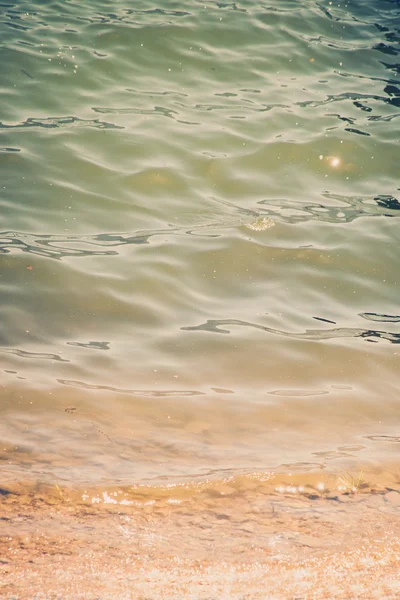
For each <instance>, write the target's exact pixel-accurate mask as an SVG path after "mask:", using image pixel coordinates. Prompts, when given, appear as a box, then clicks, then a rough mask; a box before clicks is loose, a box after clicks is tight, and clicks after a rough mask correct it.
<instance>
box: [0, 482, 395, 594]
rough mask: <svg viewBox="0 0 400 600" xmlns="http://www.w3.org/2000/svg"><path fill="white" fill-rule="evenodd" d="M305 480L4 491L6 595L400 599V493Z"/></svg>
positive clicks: (0, 564)
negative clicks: (153, 488) (196, 486)
mask: <svg viewBox="0 0 400 600" xmlns="http://www.w3.org/2000/svg"><path fill="white" fill-rule="evenodd" d="M298 479H299V478H297V479H296V478H295V479H294V480H292V481H290V482H289V483H290V484H291V485H286V484H287V483H288V481H285V480H284V479H283V478H282V479H281V481H280V482H278V485H277V486H275V487H274V486H273V485H271V483H270V482H265V481H264V482H263V481H261V479H260V478H253V479H252V478H247V479H242V480H241V481H239V482H238V481H236V480H232V481H225V482H216V483H213V484H212V485H208V486H203V487H202V488H201V489H197V490H193V489H191V490H189V492H188V491H187V489H186V488H185V489H178V488H166V489H165V490H164V492H163V493H161V492H159V494H158V495H154V494H153V496H151V495H150V493H149V490H146V489H144V490H137V489H136V490H133V489H131V490H124V491H122V490H118V489H115V490H114V491H113V490H111V489H109V490H108V491H104V490H103V491H102V490H100V489H97V490H79V491H77V490H71V489H62V488H60V487H59V486H30V487H29V485H22V484H18V485H14V486H12V485H7V486H5V487H3V488H1V496H0V500H1V507H0V510H1V512H0V598H2V599H8V600H11V598H13V599H17V598H18V599H25V598H26V599H28V598H37V599H39V598H41V599H44V598H46V599H56V598H57V599H63V600H66V599H71V600H72V599H74V600H75V599H78V598H82V599H85V600H86V599H88V600H94V599H95V598H97V599H98V598H101V599H116V598H124V599H128V598H132V599H135V600H136V599H138V600H139V599H140V600H145V599H146V600H150V599H162V598H165V599H176V600H178V599H179V600H182V599H186V598H187V599H191V600H220V599H227V600H231V599H232V600H233V599H234V600H244V599H263V600H265V599H289V598H290V599H296V600H300V599H322V598H327V599H328V598H341V599H353V598H379V599H382V598H393V599H394V598H399V597H400V512H399V511H400V493H399V490H398V489H397V486H395V485H392V486H382V487H380V488H373V487H371V486H368V485H366V484H365V485H364V486H363V485H361V484H360V487H359V488H357V489H355V490H349V489H347V490H346V489H340V490H338V489H333V488H331V489H328V488H327V487H325V488H324V489H323V487H322V485H321V484H316V483H315V482H314V483H313V484H311V483H309V484H308V485H306V486H302V485H298ZM353 483H354V481H353ZM357 483H360V482H357Z"/></svg>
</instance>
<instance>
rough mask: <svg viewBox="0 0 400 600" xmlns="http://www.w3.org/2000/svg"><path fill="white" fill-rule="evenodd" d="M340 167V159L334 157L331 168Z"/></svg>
mask: <svg viewBox="0 0 400 600" xmlns="http://www.w3.org/2000/svg"><path fill="white" fill-rule="evenodd" d="M339 165H340V158H338V157H337V156H333V157H332V158H331V167H338V166H339Z"/></svg>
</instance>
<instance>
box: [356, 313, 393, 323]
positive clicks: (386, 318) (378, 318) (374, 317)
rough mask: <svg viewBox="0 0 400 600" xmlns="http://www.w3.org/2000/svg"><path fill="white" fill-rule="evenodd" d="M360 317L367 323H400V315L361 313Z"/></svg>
mask: <svg viewBox="0 0 400 600" xmlns="http://www.w3.org/2000/svg"><path fill="white" fill-rule="evenodd" d="M359 316H360V317H363V319H367V321H375V322H378V323H400V316H399V315H382V314H378V313H359Z"/></svg>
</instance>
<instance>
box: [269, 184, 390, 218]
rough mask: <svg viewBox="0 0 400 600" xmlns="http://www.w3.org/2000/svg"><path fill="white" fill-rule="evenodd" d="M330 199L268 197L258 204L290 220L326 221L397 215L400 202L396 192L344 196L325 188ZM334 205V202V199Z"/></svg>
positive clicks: (272, 213)
mask: <svg viewBox="0 0 400 600" xmlns="http://www.w3.org/2000/svg"><path fill="white" fill-rule="evenodd" d="M322 196H323V197H324V198H326V199H327V200H328V201H329V202H330V203H329V204H328V203H327V204H322V203H310V204H299V202H298V201H296V200H286V199H282V198H277V199H269V198H268V199H265V200H260V201H259V202H258V204H259V205H262V206H265V207H267V208H268V216H270V217H274V216H281V217H284V218H285V220H287V221H288V222H289V223H299V222H304V221H311V220H313V221H323V222H326V223H351V222H352V221H354V220H355V219H357V218H358V217H380V216H385V217H398V216H400V215H399V214H398V212H397V211H398V210H400V202H399V201H398V200H397V198H395V197H394V196H389V195H384V194H382V195H377V196H344V195H341V194H332V193H331V192H329V191H326V192H324V193H323V194H322ZM332 201H334V202H335V205H333V206H332V204H331V202H332Z"/></svg>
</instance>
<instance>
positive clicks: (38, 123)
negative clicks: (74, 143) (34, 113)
mask: <svg viewBox="0 0 400 600" xmlns="http://www.w3.org/2000/svg"><path fill="white" fill-rule="evenodd" d="M27 127H42V128H44V129H59V128H66V127H94V128H95V129H124V127H121V126H120V125H114V124H113V123H107V122H105V121H99V119H78V117H47V118H45V119H37V118H34V117H30V118H28V119H26V120H25V121H23V122H22V123H17V125H7V124H6V123H2V122H1V121H0V129H25V128H27Z"/></svg>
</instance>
